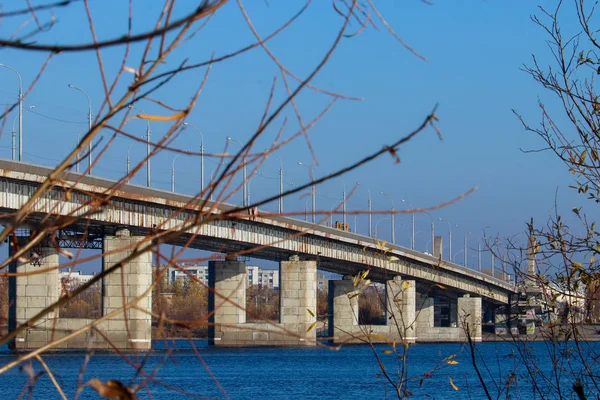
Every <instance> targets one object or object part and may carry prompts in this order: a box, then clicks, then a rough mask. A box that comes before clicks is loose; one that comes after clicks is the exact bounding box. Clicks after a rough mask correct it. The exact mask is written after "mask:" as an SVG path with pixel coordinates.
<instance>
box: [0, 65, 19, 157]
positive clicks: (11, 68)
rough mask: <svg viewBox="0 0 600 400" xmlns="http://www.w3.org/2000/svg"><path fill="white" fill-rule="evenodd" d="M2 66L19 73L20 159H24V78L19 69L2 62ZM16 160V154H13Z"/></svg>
mask: <svg viewBox="0 0 600 400" xmlns="http://www.w3.org/2000/svg"><path fill="white" fill-rule="evenodd" d="M0 67H4V68H8V69H10V70H11V71H13V72H14V73H15V74H17V77H19V161H23V80H22V79H21V74H19V71H17V70H16V69H14V68H13V67H9V66H8V65H5V64H0ZM13 160H14V156H13Z"/></svg>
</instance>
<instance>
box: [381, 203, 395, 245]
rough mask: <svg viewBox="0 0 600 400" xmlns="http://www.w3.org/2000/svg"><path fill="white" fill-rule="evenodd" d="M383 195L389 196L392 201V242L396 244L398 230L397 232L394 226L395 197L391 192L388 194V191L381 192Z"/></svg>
mask: <svg viewBox="0 0 600 400" xmlns="http://www.w3.org/2000/svg"><path fill="white" fill-rule="evenodd" d="M381 194H382V195H384V196H387V197H389V199H390V201H391V202H392V213H391V214H392V244H396V232H395V228H394V224H395V219H396V218H395V214H394V208H395V207H394V199H393V198H392V196H390V195H389V194H387V193H386V192H381Z"/></svg>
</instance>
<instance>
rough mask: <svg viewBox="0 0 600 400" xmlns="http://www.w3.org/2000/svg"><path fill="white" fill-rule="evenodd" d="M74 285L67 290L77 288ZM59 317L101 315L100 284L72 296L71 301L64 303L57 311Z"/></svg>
mask: <svg viewBox="0 0 600 400" xmlns="http://www.w3.org/2000/svg"><path fill="white" fill-rule="evenodd" d="M77 287H78V286H74V287H72V288H71V289H70V290H69V294H67V297H70V293H72V292H73V291H74V290H76V289H77ZM59 315H60V317H61V318H87V319H94V318H99V317H100V316H101V315H102V291H101V290H100V285H93V286H92V287H90V288H88V289H86V290H84V291H82V292H80V293H79V294H77V295H76V296H74V297H73V298H72V299H71V301H69V302H67V303H65V304H64V305H63V306H62V307H61V308H60V311H59Z"/></svg>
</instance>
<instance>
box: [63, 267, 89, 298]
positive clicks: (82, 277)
mask: <svg viewBox="0 0 600 400" xmlns="http://www.w3.org/2000/svg"><path fill="white" fill-rule="evenodd" d="M94 275H95V274H91V275H88V274H82V273H81V271H70V272H69V271H66V272H59V273H58V282H57V283H58V289H59V293H62V290H63V287H66V288H67V289H69V290H72V289H74V288H76V287H77V286H79V285H82V284H84V283H86V282H87V281H89V280H90V279H92V278H93V277H94Z"/></svg>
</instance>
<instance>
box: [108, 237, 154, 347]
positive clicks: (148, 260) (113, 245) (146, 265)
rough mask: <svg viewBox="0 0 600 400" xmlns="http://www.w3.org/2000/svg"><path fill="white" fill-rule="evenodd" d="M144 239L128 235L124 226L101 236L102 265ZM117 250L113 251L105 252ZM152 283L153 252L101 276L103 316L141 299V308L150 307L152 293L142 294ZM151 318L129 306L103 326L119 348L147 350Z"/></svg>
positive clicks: (120, 257) (114, 260)
mask: <svg viewBox="0 0 600 400" xmlns="http://www.w3.org/2000/svg"><path fill="white" fill-rule="evenodd" d="M143 239H144V237H142V236H138V237H136V236H129V231H128V230H126V229H123V230H120V231H118V232H117V233H116V236H107V237H105V238H104V253H105V256H104V260H103V264H104V265H103V268H104V269H106V268H109V267H112V266H113V265H115V264H116V263H118V262H120V261H121V260H123V259H125V258H126V257H128V256H129V255H131V254H132V252H133V251H134V249H135V246H136V245H137V244H138V243H139V242H140V241H142V240H143ZM113 251H116V252H115V253H114V254H106V253H110V252H113ZM151 284H152V253H150V252H146V253H144V254H142V255H139V256H138V257H136V258H135V259H134V260H132V261H130V262H127V263H125V264H124V265H123V267H122V268H121V269H119V270H117V271H116V272H114V273H112V274H110V275H108V276H107V277H105V278H104V282H103V293H104V296H103V299H102V300H103V315H106V314H108V313H110V312H113V311H116V310H119V309H121V308H122V307H123V306H124V305H125V304H127V303H129V302H131V301H133V300H134V299H136V298H140V299H139V301H138V302H137V303H136V304H137V306H138V307H140V308H142V309H144V310H151V309H152V292H151V291H150V292H149V293H147V294H145V292H146V291H147V290H148V288H149V287H150V285H151ZM151 324H152V317H151V316H150V314H148V313H145V312H143V311H141V310H136V309H128V310H127V311H126V312H125V313H123V312H121V313H119V314H118V315H116V316H114V317H112V318H110V319H109V320H108V324H107V327H106V335H107V336H108V338H109V340H110V341H111V342H112V343H113V345H115V346H116V347H118V348H120V349H141V350H142V349H149V348H150V345H151V339H152V337H151V333H152V327H151Z"/></svg>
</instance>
